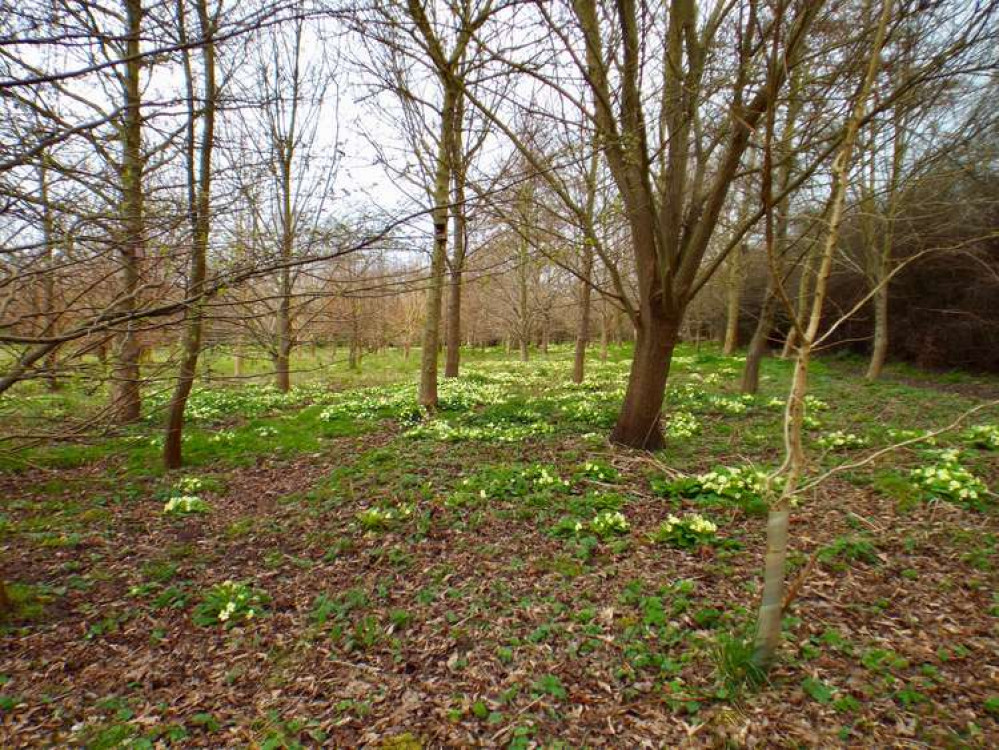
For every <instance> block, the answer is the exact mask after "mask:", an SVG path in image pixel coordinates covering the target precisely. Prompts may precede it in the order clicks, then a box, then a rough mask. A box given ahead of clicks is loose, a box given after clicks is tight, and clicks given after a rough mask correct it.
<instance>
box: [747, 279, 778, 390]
mask: <svg viewBox="0 0 999 750" xmlns="http://www.w3.org/2000/svg"><path fill="white" fill-rule="evenodd" d="M776 314H777V295H776V294H775V293H774V291H773V290H772V289H771V288H770V286H769V285H768V286H767V292H766V296H765V297H764V298H763V306H762V307H761V308H760V317H759V319H758V320H757V321H756V329H755V330H754V331H753V338H752V340H751V341H750V342H749V350H748V351H747V352H746V365H745V367H743V369H742V386H741V390H742V392H743V393H752V394H755V393H756V392H757V391H759V389H760V365H761V363H762V362H763V359H764V357H766V356H767V352H768V351H769V349H770V331H771V330H772V329H773V326H774V317H775V315H776Z"/></svg>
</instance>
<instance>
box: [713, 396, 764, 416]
mask: <svg viewBox="0 0 999 750" xmlns="http://www.w3.org/2000/svg"><path fill="white" fill-rule="evenodd" d="M751 403H753V397H752V396H750V395H748V394H747V395H743V396H712V397H711V398H709V399H708V406H710V407H711V408H712V409H714V410H715V411H720V412H722V413H723V414H731V415H733V416H735V415H739V414H745V413H746V412H747V411H748V410H749V404H751Z"/></svg>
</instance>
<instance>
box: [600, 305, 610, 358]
mask: <svg viewBox="0 0 999 750" xmlns="http://www.w3.org/2000/svg"><path fill="white" fill-rule="evenodd" d="M608 324H609V322H608V320H607V304H606V303H604V304H603V305H602V306H601V307H600V361H601V362H606V361H607V355H608V353H609V352H608V349H609V348H610V340H609V339H610V337H609V336H608V335H607V328H608Z"/></svg>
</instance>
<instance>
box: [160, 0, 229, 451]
mask: <svg viewBox="0 0 999 750" xmlns="http://www.w3.org/2000/svg"><path fill="white" fill-rule="evenodd" d="M196 7H197V11H198V19H199V22H200V26H201V39H202V45H201V54H202V57H203V60H204V76H205V81H204V89H205V93H204V98H205V100H204V105H203V106H204V108H203V111H202V117H203V124H202V131H201V148H200V163H199V166H198V175H197V200H196V203H195V205H193V206H191V214H192V218H193V232H192V240H193V241H192V243H191V275H190V283H189V287H188V296H190V297H194V298H195V299H194V301H193V302H192V303H191V305H190V306H189V307H188V309H187V310H186V312H185V316H186V318H187V327H186V329H185V332H184V343H183V349H184V354H183V359H182V360H181V364H180V373H179V376H178V378H177V387H176V389H175V390H174V393H173V398H172V399H171V401H170V409H169V413H168V415H167V428H166V436H165V440H164V443H163V463H164V464H165V466H166V468H167V469H177V468H180V466H181V465H182V463H183V456H182V438H183V430H184V411H185V409H186V407H187V398H188V396H189V395H190V394H191V388H192V387H193V385H194V378H195V375H196V374H197V371H198V357H199V356H200V354H201V338H202V334H203V331H204V301H203V300H201V299H198V298H197V297H198V295H200V294H201V292H202V291H203V288H204V285H205V277H206V274H207V258H208V233H209V231H210V229H211V179H212V148H213V146H214V143H215V106H216V101H217V93H218V92H217V90H216V86H215V44H214V41H213V38H212V37H213V34H214V29H213V27H212V21H211V19H210V17H209V15H208V6H207V3H206V0H198V2H197V4H196ZM181 26H183V23H181ZM189 80H190V79H189ZM189 91H190V92H191V94H190V95H189V97H188V103H189V112H188V114H189V116H190V117H192V118H193V117H194V98H193V87H192V89H190V90H189ZM189 175H190V176H189V180H190V184H192V185H193V184H194V183H195V175H194V172H193V163H192V164H191V165H190V172H189Z"/></svg>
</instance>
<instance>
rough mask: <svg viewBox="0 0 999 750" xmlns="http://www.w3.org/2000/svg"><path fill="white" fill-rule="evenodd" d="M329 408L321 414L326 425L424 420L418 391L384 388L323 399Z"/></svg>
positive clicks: (343, 393) (339, 394)
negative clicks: (391, 420)
mask: <svg viewBox="0 0 999 750" xmlns="http://www.w3.org/2000/svg"><path fill="white" fill-rule="evenodd" d="M323 402H324V403H327V404H329V405H328V406H327V407H326V408H325V409H323V410H322V411H321V412H320V413H319V419H320V420H322V421H323V422H334V421H336V420H338V419H358V420H373V419H379V418H383V417H385V418H397V419H408V418H412V417H416V418H418V417H419V416H420V410H419V407H418V406H417V404H416V388H415V387H414V386H411V385H406V386H382V387H379V388H363V389H357V390H351V391H343V392H340V393H331V394H329V396H327V397H326V398H324V399H323Z"/></svg>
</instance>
